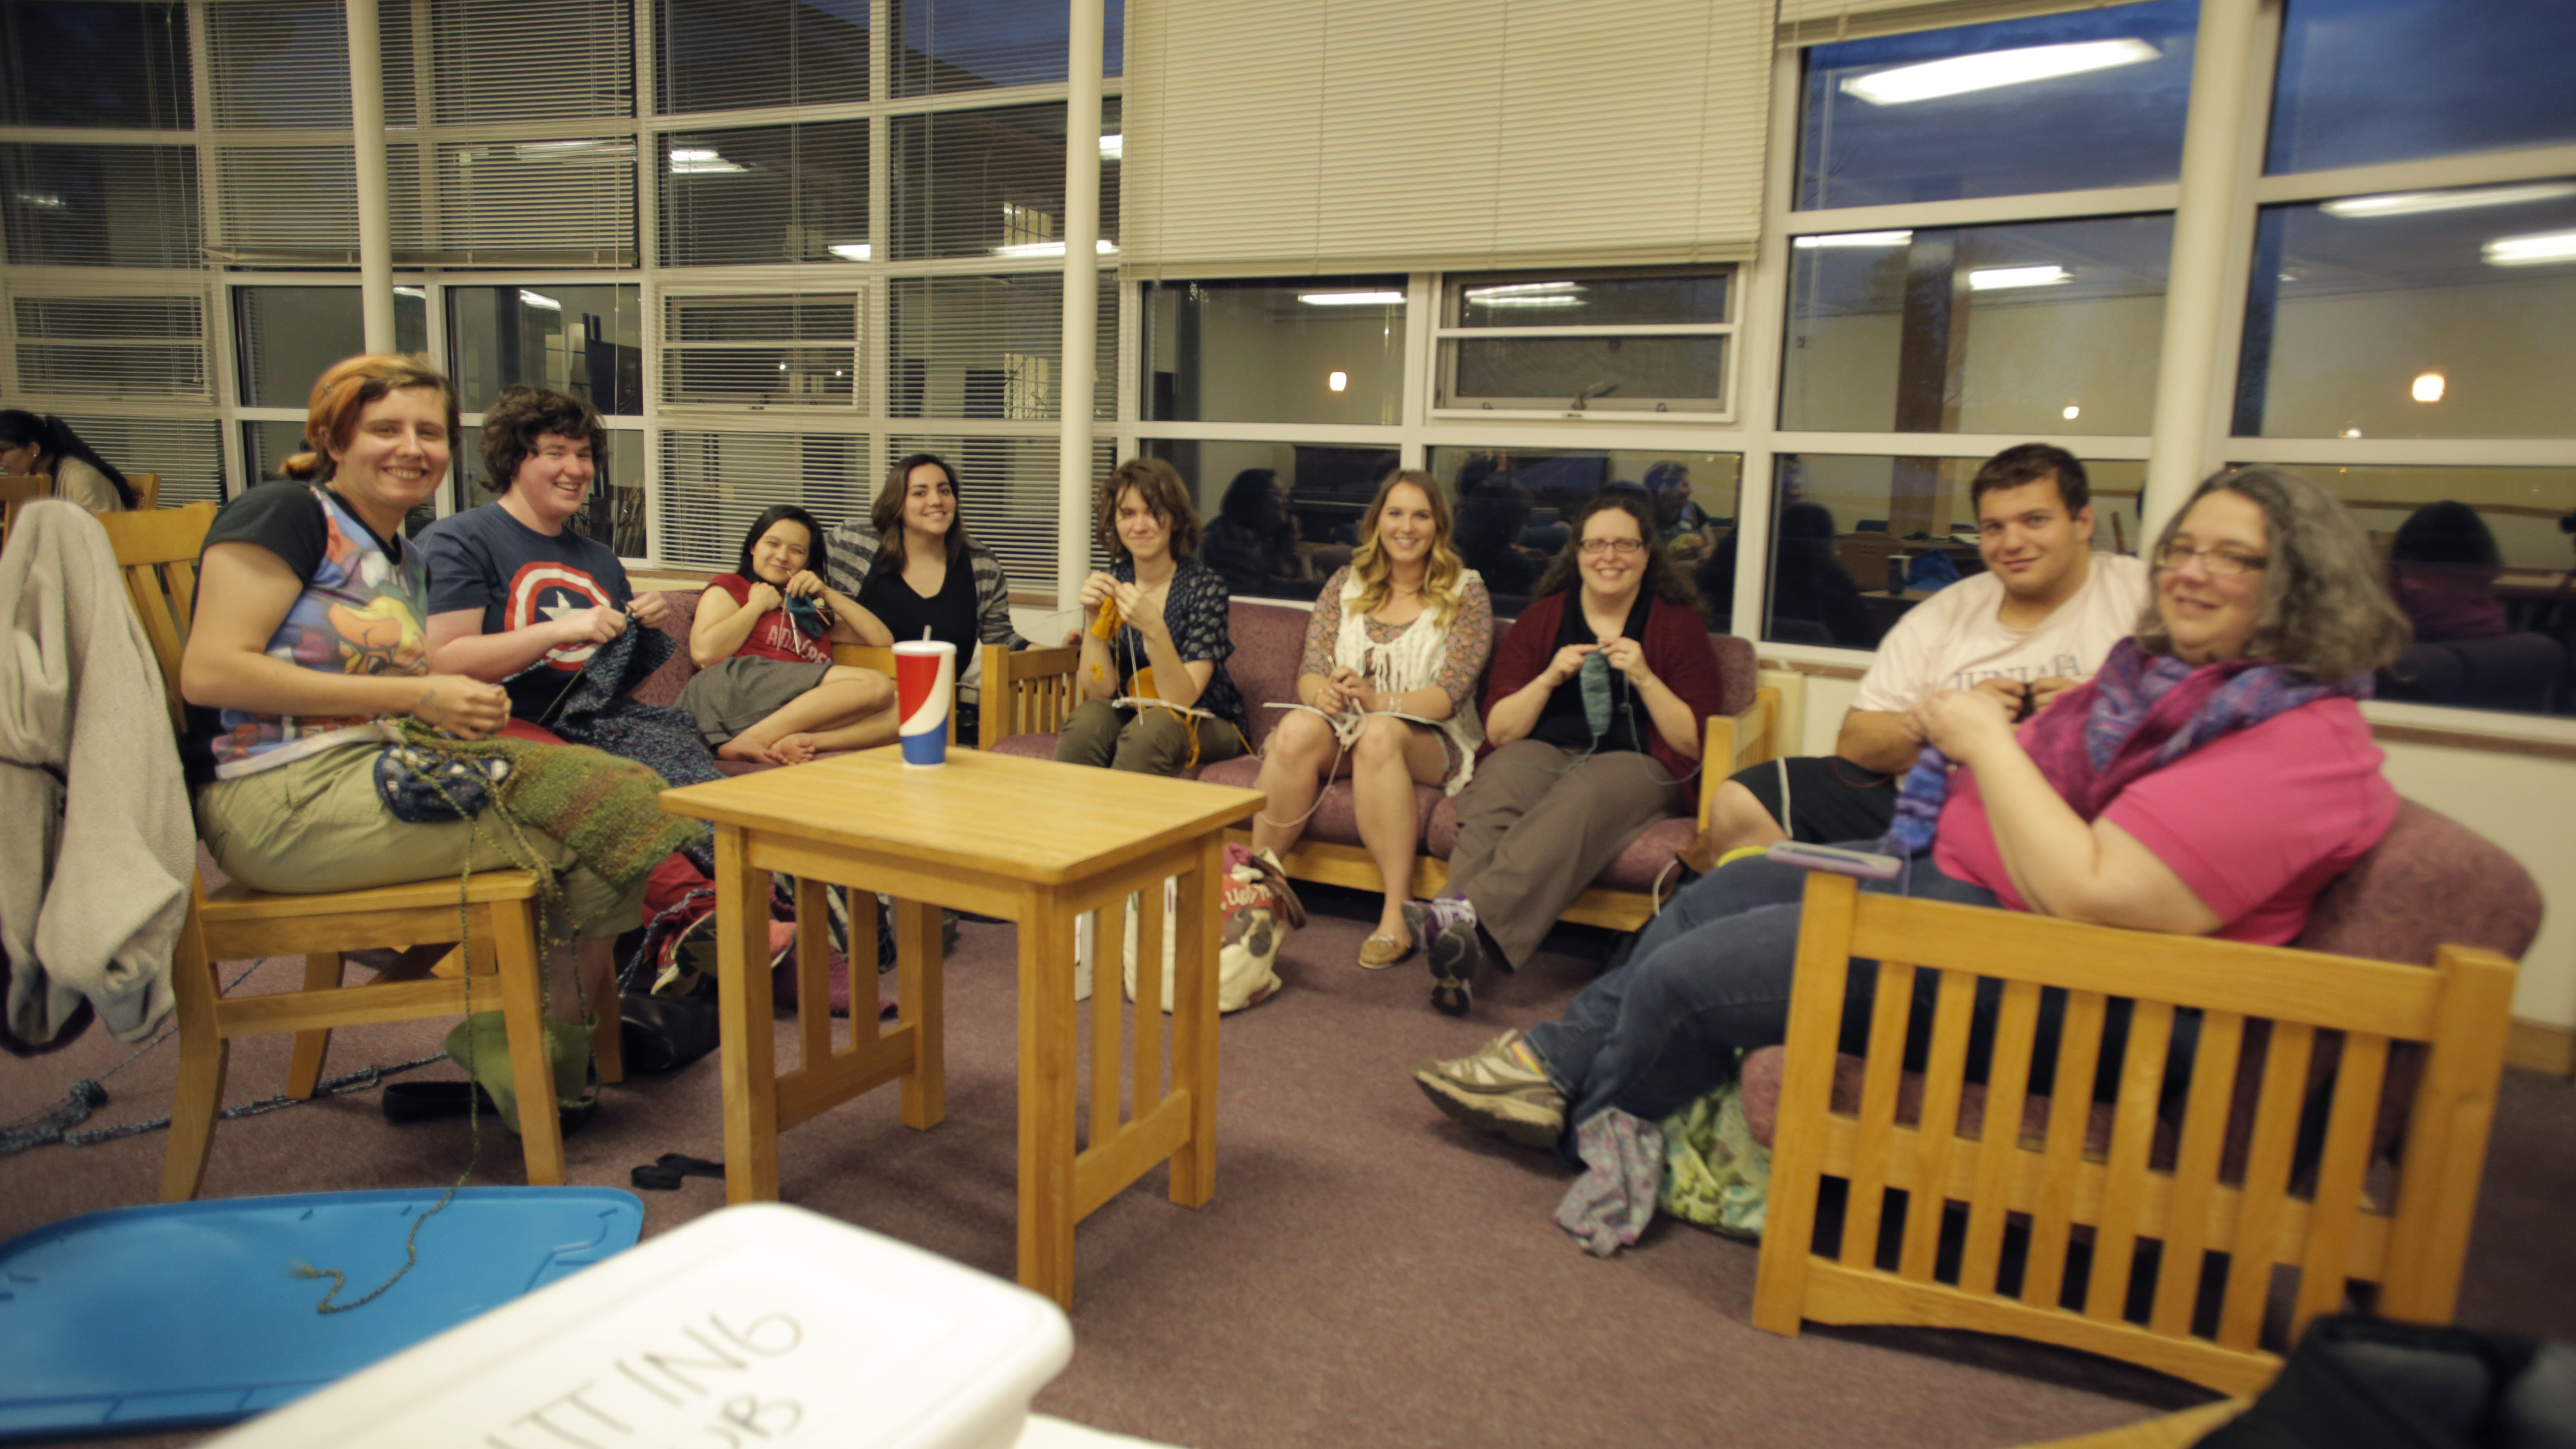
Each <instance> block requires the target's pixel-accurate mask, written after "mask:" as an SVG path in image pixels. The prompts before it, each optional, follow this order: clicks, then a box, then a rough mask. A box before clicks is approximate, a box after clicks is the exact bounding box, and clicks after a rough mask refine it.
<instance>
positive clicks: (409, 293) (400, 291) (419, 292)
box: [394, 287, 429, 302]
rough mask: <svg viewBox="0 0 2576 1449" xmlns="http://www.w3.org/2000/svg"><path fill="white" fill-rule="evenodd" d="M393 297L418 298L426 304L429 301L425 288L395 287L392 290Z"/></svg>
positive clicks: (427, 290)
mask: <svg viewBox="0 0 2576 1449" xmlns="http://www.w3.org/2000/svg"><path fill="white" fill-rule="evenodd" d="M394 295H395V296H397V297H418V298H419V299H421V300H422V301H424V302H426V301H428V300H429V289H428V288H426V287H396V288H394Z"/></svg>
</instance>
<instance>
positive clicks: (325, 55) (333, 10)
mask: <svg viewBox="0 0 2576 1449" xmlns="http://www.w3.org/2000/svg"><path fill="white" fill-rule="evenodd" d="M345 18H346V15H345V12H344V11H343V10H342V8H341V6H340V5H339V3H338V0H239V3H234V4H225V5H209V6H207V7H206V51H207V54H206V83H207V90H208V93H209V95H210V96H211V98H212V101H213V109H214V124H215V127H216V129H218V130H227V131H240V130H288V129H305V130H312V129H320V130H339V131H346V130H348V129H349V35H348V28H347V26H346V24H345V23H344V21H345ZM385 18H386V20H387V21H388V22H390V25H389V27H388V28H398V30H399V34H400V35H402V36H404V37H406V38H407V37H408V36H409V34H410V22H409V20H408V19H406V18H404V17H403V15H402V12H401V11H399V10H397V11H396V12H395V13H394V14H393V15H389V16H386V17H385ZM405 90H406V92H408V90H409V86H408V84H407V83H406V85H405Z"/></svg>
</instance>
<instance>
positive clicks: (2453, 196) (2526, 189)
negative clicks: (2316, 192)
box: [2317, 181, 2576, 218]
mask: <svg viewBox="0 0 2576 1449" xmlns="http://www.w3.org/2000/svg"><path fill="white" fill-rule="evenodd" d="M2562 196H2576V184H2571V183H2569V182H2565V181H2544V182H2540V183H2537V184H2535V185H2530V186H2481V187H2478V188H2476V189H2475V190H2471V191H2392V192H2389V193H2388V194H2386V195H2384V196H2347V197H2343V198H2342V199H2340V200H2336V201H2329V202H2327V203H2325V204H2324V205H2323V206H2320V207H2318V208H2317V209H2318V210H2319V211H2322V212H2324V213H2325V214H2326V215H2328V216H2340V217H2346V218H2351V217H2365V216H2413V215H2415V214H2416V213H2418V212H2425V211H2466V210H2468V209H2469V208H2470V207H2473V206H2520V205H2521V204H2523V203H2524V202H2526V201H2556V200H2557V199H2558V198H2560V197H2562Z"/></svg>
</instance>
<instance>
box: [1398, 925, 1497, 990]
mask: <svg viewBox="0 0 2576 1449" xmlns="http://www.w3.org/2000/svg"><path fill="white" fill-rule="evenodd" d="M1404 925H1405V929H1406V930H1409V931H1411V932H1412V933H1413V939H1414V940H1416V941H1420V942H1423V943H1425V944H1424V950H1425V952H1426V953H1427V955H1428V957H1429V960H1430V962H1431V1005H1432V1007H1433V1009H1435V1010H1437V1011H1438V1012H1440V1014H1441V1015H1443V1016H1465V1015H1466V1014H1467V1009H1468V1008H1469V1007H1470V1006H1472V1005H1474V1004H1475V989H1474V987H1473V986H1472V985H1470V984H1469V983H1470V982H1472V981H1473V980H1474V978H1475V975H1476V968H1477V967H1478V966H1480V965H1482V964H1483V963H1484V959H1485V951H1484V947H1483V946H1482V945H1480V944H1479V943H1478V941H1477V939H1476V908H1475V907H1474V906H1472V905H1470V904H1468V903H1467V902H1465V901H1432V902H1429V903H1427V904H1421V905H1408V906H1406V907H1405V908H1404Z"/></svg>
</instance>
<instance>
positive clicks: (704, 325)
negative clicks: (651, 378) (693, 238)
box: [662, 293, 860, 408]
mask: <svg viewBox="0 0 2576 1449" xmlns="http://www.w3.org/2000/svg"><path fill="white" fill-rule="evenodd" d="M858 329H859V299H858V298H857V297H856V296H854V295H851V294H848V293H807V294H794V295H779V296H764V297H730V296H727V297H694V296H675V297H669V298H665V299H664V304H663V314H662V402H663V403H664V404H665V405H666V406H669V405H687V404H733V405H747V406H756V407H796V408H855V407H857V406H858V405H859V386H860V384H859V364H858Z"/></svg>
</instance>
